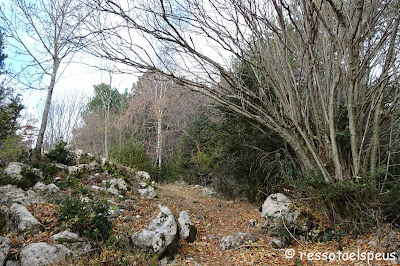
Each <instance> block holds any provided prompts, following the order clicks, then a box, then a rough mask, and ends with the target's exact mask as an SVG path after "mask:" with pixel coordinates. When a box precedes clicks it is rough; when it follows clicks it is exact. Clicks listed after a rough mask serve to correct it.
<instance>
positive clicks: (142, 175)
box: [136, 171, 150, 182]
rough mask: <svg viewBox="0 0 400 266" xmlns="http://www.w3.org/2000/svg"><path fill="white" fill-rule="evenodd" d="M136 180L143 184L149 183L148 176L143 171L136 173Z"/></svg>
mask: <svg viewBox="0 0 400 266" xmlns="http://www.w3.org/2000/svg"><path fill="white" fill-rule="evenodd" d="M136 178H137V179H138V180H142V181H144V182H149V181H150V174H149V173H147V172H145V171H137V172H136Z"/></svg>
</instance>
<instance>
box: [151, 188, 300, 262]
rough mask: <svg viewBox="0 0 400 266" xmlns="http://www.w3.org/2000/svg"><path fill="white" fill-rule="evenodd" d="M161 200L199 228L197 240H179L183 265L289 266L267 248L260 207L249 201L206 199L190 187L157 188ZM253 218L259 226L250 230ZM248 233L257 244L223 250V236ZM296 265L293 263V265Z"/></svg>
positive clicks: (200, 190)
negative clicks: (188, 241)
mask: <svg viewBox="0 0 400 266" xmlns="http://www.w3.org/2000/svg"><path fill="white" fill-rule="evenodd" d="M158 198H159V201H160V202H161V203H162V204H165V205H168V206H169V207H170V208H171V210H172V212H174V214H175V215H179V212H180V211H181V210H187V211H188V212H189V214H190V216H191V218H192V220H193V221H194V222H195V224H196V227H197V229H198V236H197V240H196V241H195V242H194V243H191V244H187V243H185V242H184V241H180V250H179V254H180V256H179V258H178V261H179V264H180V265H197V264H196V263H198V264H200V265H279V264H282V263H284V265H290V264H291V262H290V261H289V260H285V261H282V259H281V256H280V255H283V253H282V254H279V253H280V252H276V251H272V250H271V249H269V248H268V237H266V236H263V235H262V234H260V233H259V229H260V226H261V225H260V224H259V223H260V222H261V221H260V220H261V219H260V212H259V210H258V206H256V205H253V204H250V203H246V202H232V201H226V200H223V199H219V198H215V197H205V196H203V194H202V187H198V186H188V185H164V186H160V187H159V188H158ZM250 219H256V220H257V221H258V226H257V227H256V228H250V227H249V226H248V224H249V221H250ZM236 232H247V233H250V234H252V235H254V236H256V237H257V238H258V239H259V240H258V241H257V242H256V243H248V247H247V248H246V247H243V248H240V249H237V250H229V251H225V250H221V248H220V241H221V239H222V237H223V236H227V235H232V234H234V233H236ZM293 265H294V264H293Z"/></svg>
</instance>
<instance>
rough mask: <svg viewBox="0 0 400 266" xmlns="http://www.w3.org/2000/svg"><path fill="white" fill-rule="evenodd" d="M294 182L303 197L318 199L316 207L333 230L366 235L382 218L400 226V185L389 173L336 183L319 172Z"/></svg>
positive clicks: (368, 175)
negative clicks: (324, 214) (328, 220)
mask: <svg viewBox="0 0 400 266" xmlns="http://www.w3.org/2000/svg"><path fill="white" fill-rule="evenodd" d="M292 182H294V183H291V182H288V183H289V184H291V185H292V187H293V188H294V189H295V190H297V191H298V192H299V193H300V194H303V195H305V196H306V198H314V199H315V198H316V199H317V200H316V201H315V202H313V205H314V206H318V208H319V209H320V210H322V211H324V212H325V213H326V215H327V216H328V217H329V218H330V220H331V221H332V223H333V227H334V228H341V230H343V231H345V232H347V233H353V234H359V233H364V232H365V231H367V230H369V229H371V228H372V227H374V226H376V223H377V220H380V221H382V219H383V221H386V222H390V223H393V222H394V223H397V224H398V223H399V218H398V217H399V215H400V203H399V200H398V195H399V193H400V185H399V184H400V183H399V182H398V179H396V178H394V177H391V176H390V175H387V172H386V171H377V173H376V174H374V175H372V174H370V173H365V174H363V175H362V177H361V178H358V179H348V180H343V181H336V182H326V181H325V180H324V178H323V177H322V175H320V174H318V172H317V171H310V172H308V173H305V174H302V175H299V176H298V177H297V179H296V180H295V181H293V180H292Z"/></svg>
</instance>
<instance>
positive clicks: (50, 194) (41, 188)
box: [32, 182, 60, 202]
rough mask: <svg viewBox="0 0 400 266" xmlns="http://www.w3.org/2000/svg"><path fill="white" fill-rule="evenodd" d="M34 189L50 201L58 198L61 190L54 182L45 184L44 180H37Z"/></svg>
mask: <svg viewBox="0 0 400 266" xmlns="http://www.w3.org/2000/svg"><path fill="white" fill-rule="evenodd" d="M32 189H33V191H35V192H36V194H38V195H39V196H41V197H42V198H43V199H45V200H47V201H49V202H53V201H54V200H56V199H57V198H58V196H59V192H60V189H59V188H58V187H57V186H56V185H54V184H53V183H52V184H49V185H45V184H43V183H42V182H37V183H36V184H35V186H33V188H32Z"/></svg>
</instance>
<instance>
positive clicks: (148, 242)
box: [131, 206, 178, 258]
mask: <svg viewBox="0 0 400 266" xmlns="http://www.w3.org/2000/svg"><path fill="white" fill-rule="evenodd" d="M177 233H178V226H177V224H176V222H175V218H174V216H173V214H172V213H171V211H170V210H169V209H168V207H161V206H160V213H159V214H158V215H157V217H156V218H155V219H154V220H153V221H151V222H150V224H149V226H148V227H147V228H146V229H144V230H142V231H141V232H136V233H134V234H133V235H132V237H131V239H132V243H133V244H134V245H135V246H138V247H141V248H147V249H151V250H153V251H154V252H155V253H157V255H158V256H159V258H162V257H163V256H165V255H168V256H169V257H170V258H173V256H174V255H175V253H176V242H177Z"/></svg>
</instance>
